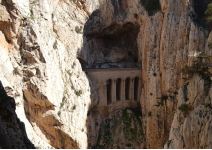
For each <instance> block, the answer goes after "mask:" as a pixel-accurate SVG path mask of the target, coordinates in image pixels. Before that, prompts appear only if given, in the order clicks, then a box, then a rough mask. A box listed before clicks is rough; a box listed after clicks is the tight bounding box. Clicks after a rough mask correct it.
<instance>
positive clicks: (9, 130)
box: [0, 81, 35, 149]
mask: <svg viewBox="0 0 212 150" xmlns="http://www.w3.org/2000/svg"><path fill="white" fill-rule="evenodd" d="M15 109H16V104H15V100H14V99H13V98H12V97H10V96H8V95H7V93H6V91H5V89H4V87H3V85H2V83H1V81H0V148H5V149H7V148H9V149H12V148H22V149H26V148H31V149H32V148H35V147H34V145H33V144H32V143H31V141H30V140H29V139H28V138H27V134H26V130H25V126H24V123H23V122H21V121H20V120H19V119H18V117H17V115H16V112H15Z"/></svg>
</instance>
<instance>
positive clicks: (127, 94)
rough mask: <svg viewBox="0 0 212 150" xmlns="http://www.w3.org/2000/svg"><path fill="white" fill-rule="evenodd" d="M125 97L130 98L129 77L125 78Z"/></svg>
mask: <svg viewBox="0 0 212 150" xmlns="http://www.w3.org/2000/svg"><path fill="white" fill-rule="evenodd" d="M125 99H126V100H130V78H127V79H126V80H125Z"/></svg>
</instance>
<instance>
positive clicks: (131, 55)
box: [81, 22, 139, 68]
mask: <svg viewBox="0 0 212 150" xmlns="http://www.w3.org/2000/svg"><path fill="white" fill-rule="evenodd" d="M138 33H139V25H138V24H135V23H131V22H128V23H125V24H117V23H114V24H112V25H110V26H108V27H106V28H103V29H102V30H101V31H98V32H91V33H89V34H86V39H87V44H86V47H85V48H84V49H85V50H84V51H82V52H81V53H82V54H81V56H84V58H83V62H84V63H83V64H84V65H83V68H136V67H139V61H138V47H137V36H138Z"/></svg>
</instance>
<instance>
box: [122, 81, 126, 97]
mask: <svg viewBox="0 0 212 150" xmlns="http://www.w3.org/2000/svg"><path fill="white" fill-rule="evenodd" d="M125 80H126V79H121V100H125V99H126V98H125Z"/></svg>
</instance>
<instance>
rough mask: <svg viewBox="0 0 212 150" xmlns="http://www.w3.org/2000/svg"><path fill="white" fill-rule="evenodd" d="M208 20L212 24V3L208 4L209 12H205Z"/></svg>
mask: <svg viewBox="0 0 212 150" xmlns="http://www.w3.org/2000/svg"><path fill="white" fill-rule="evenodd" d="M205 15H206V20H207V21H208V22H209V23H211V22H212V2H211V3H209V4H208V7H207V10H206V11H205Z"/></svg>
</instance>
